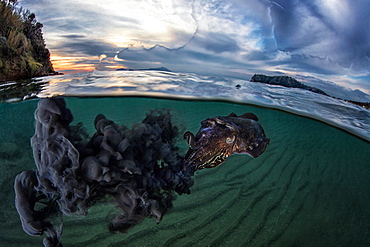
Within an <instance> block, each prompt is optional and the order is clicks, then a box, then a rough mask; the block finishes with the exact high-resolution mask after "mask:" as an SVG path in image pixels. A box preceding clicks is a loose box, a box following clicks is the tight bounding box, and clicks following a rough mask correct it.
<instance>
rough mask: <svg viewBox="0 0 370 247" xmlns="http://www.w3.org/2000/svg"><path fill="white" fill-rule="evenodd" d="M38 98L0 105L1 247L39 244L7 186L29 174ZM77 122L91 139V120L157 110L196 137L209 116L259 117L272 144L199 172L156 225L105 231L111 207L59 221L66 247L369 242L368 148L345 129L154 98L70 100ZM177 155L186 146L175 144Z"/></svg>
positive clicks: (131, 119)
mask: <svg viewBox="0 0 370 247" xmlns="http://www.w3.org/2000/svg"><path fill="white" fill-rule="evenodd" d="M37 102H38V101H37V100H28V101H24V102H20V103H16V104H0V116H1V118H0V129H1V131H0V165H1V173H0V186H1V194H0V196H1V197H0V200H1V204H0V220H1V223H2V227H1V228H0V246H42V237H31V236H28V235H27V234H26V233H24V232H23V230H22V227H21V224H20V221H19V217H18V214H17V212H16V210H15V207H14V191H13V181H14V178H15V176H16V175H17V174H18V173H20V172H22V171H24V170H35V169H36V167H35V164H34V161H33V157H32V150H31V147H30V141H29V140H30V138H31V136H32V135H33V133H34V125H33V122H34V118H33V113H34V110H35V109H36V107H37ZM66 102H67V107H68V108H70V109H71V111H72V113H73V115H74V117H75V120H74V123H77V122H83V124H84V126H85V127H86V128H87V129H88V130H89V132H90V133H93V128H94V127H93V122H94V118H95V116H96V115H97V114H99V113H102V114H105V115H106V117H107V118H109V119H112V120H113V121H115V122H116V123H117V124H124V125H126V126H131V125H132V124H134V123H136V122H140V121H141V120H142V119H143V118H144V117H145V113H146V112H147V111H148V110H150V109H155V108H170V109H172V111H173V113H174V116H175V122H176V123H177V124H178V125H179V126H180V127H181V128H182V129H183V131H186V130H189V131H191V132H193V133H196V132H197V131H198V129H199V127H200V122H201V121H202V120H204V119H206V118H208V117H214V116H226V115H229V114H230V113H231V112H235V113H236V114H238V115H240V114H243V113H245V112H252V113H254V114H255V115H257V116H258V118H259V122H260V123H261V125H262V126H263V128H264V130H265V133H266V136H267V137H268V138H270V145H269V146H268V147H267V149H266V151H265V153H263V154H262V155H261V156H260V157H258V158H256V159H253V158H251V157H249V156H246V155H233V156H231V157H229V158H228V160H227V162H226V163H224V164H222V165H221V166H219V167H217V168H214V169H208V170H201V171H199V172H197V173H196V175H195V178H194V181H195V185H194V186H193V187H192V188H191V194H190V195H182V196H178V197H177V200H176V201H175V202H174V208H172V209H170V210H169V212H167V213H166V214H165V216H164V218H163V219H162V221H161V222H160V223H159V224H157V222H156V221H155V220H154V219H153V218H147V219H145V220H144V222H142V223H141V224H140V225H138V226H136V227H134V228H133V229H131V230H129V231H128V233H126V234H111V233H109V231H108V229H107V224H108V223H109V217H110V215H112V214H114V213H115V209H114V205H113V204H111V203H110V202H109V201H104V202H102V203H100V204H97V205H94V206H93V207H92V208H90V210H89V215H87V216H86V217H82V216H78V215H76V216H72V217H67V216H63V217H58V218H55V219H54V222H61V221H62V222H63V235H62V243H63V244H64V246H370V143H369V142H366V141H364V140H362V139H359V138H357V137H355V136H353V135H350V134H348V133H346V132H344V131H342V130H339V129H336V128H333V127H331V126H328V125H326V124H324V123H321V122H318V121H314V120H311V119H308V118H303V117H299V116H296V115H292V114H288V113H285V112H282V111H277V110H272V109H268V108H261V107H256V106H251V105H241V104H235V103H226V102H212V101H180V100H168V99H153V98H129V97H128V98H67V99H66ZM178 145H179V147H180V149H181V150H183V153H185V152H186V150H187V144H186V142H185V140H182V139H181V138H179V143H178Z"/></svg>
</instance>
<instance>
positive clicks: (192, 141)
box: [184, 131, 198, 149]
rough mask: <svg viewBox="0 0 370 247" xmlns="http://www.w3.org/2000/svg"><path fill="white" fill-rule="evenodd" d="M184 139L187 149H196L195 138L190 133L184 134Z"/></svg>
mask: <svg viewBox="0 0 370 247" xmlns="http://www.w3.org/2000/svg"><path fill="white" fill-rule="evenodd" d="M184 139H186V141H187V142H188V144H189V147H190V148H191V149H197V148H198V146H197V145H196V143H195V137H194V134H193V133H191V132H189V131H187V132H185V134H184Z"/></svg>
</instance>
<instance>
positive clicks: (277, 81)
mask: <svg viewBox="0 0 370 247" xmlns="http://www.w3.org/2000/svg"><path fill="white" fill-rule="evenodd" d="M251 81H252V82H262V83H266V84H271V85H280V86H284V87H292V88H301V89H304V90H309V91H311V92H314V93H319V94H323V95H326V96H329V95H328V94H326V93H325V92H324V91H322V90H321V89H318V88H316V87H310V86H307V85H305V84H303V83H301V82H299V81H297V80H296V79H294V78H292V77H290V76H267V75H262V74H255V75H254V76H252V78H251Z"/></svg>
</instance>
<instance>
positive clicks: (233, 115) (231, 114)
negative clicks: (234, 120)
mask: <svg viewBox="0 0 370 247" xmlns="http://www.w3.org/2000/svg"><path fill="white" fill-rule="evenodd" d="M227 117H238V115H236V114H235V113H234V112H232V113H230V115H229V116H227Z"/></svg>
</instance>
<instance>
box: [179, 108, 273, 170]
mask: <svg viewBox="0 0 370 247" xmlns="http://www.w3.org/2000/svg"><path fill="white" fill-rule="evenodd" d="M184 139H186V140H187V142H188V144H189V146H190V147H189V150H188V152H187V153H186V155H185V158H184V166H185V169H188V168H190V169H194V170H195V171H197V170H201V169H204V168H214V167H216V166H219V165H221V164H222V163H224V162H225V161H226V158H227V157H229V156H230V155H232V154H247V155H249V156H251V157H253V158H256V157H258V156H259V155H261V154H262V153H263V152H264V151H265V149H266V147H267V145H268V144H269V141H270V139H268V138H266V135H265V132H264V130H263V128H262V126H261V124H259V123H258V118H257V116H256V115H254V114H253V113H245V114H243V115H241V116H237V115H236V114H235V113H231V114H230V115H229V116H227V117H213V118H207V119H206V120H204V121H202V122H201V127H200V129H199V131H198V133H197V134H196V135H195V136H194V134H192V133H191V132H186V133H185V134H184Z"/></svg>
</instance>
